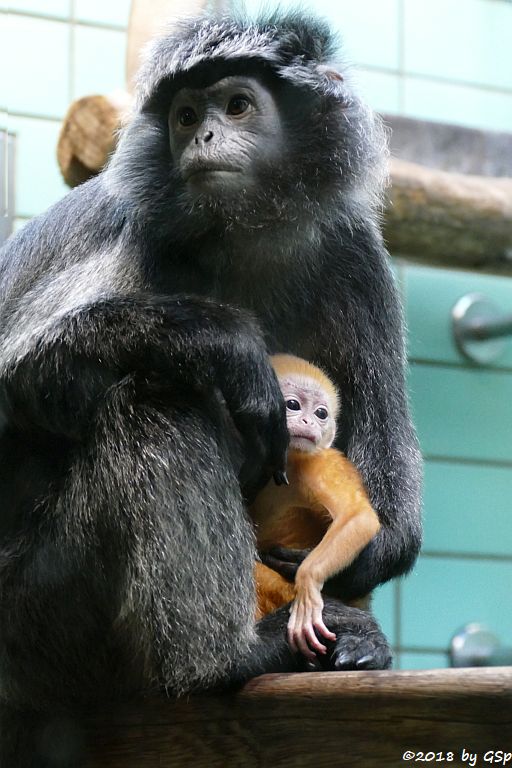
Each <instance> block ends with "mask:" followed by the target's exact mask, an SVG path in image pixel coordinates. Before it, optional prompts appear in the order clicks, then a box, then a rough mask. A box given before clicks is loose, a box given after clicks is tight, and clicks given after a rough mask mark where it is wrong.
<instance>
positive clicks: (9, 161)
mask: <svg viewBox="0 0 512 768" xmlns="http://www.w3.org/2000/svg"><path fill="white" fill-rule="evenodd" d="M14 142H15V136H14V134H12V133H8V132H7V131H6V130H4V129H1V128H0V244H1V243H3V241H4V240H7V238H8V237H9V235H10V234H11V232H12V223H13V219H14Z"/></svg>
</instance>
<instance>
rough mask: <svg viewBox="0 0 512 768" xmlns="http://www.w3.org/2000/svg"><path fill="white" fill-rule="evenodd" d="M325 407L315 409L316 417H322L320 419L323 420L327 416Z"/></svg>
mask: <svg viewBox="0 0 512 768" xmlns="http://www.w3.org/2000/svg"><path fill="white" fill-rule="evenodd" d="M328 415H329V414H328V413H327V408H317V409H316V411H315V416H316V417H317V418H318V419H322V421H325V419H326V418H327V417H328Z"/></svg>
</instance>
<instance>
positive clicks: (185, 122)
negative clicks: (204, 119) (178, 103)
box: [177, 107, 197, 128]
mask: <svg viewBox="0 0 512 768" xmlns="http://www.w3.org/2000/svg"><path fill="white" fill-rule="evenodd" d="M177 118H178V123H179V124H180V125H182V126H183V127H184V128H188V126H189V125H194V124H195V123H197V115H196V113H195V112H194V110H193V109H192V107H182V108H181V109H180V110H179V111H178V114H177Z"/></svg>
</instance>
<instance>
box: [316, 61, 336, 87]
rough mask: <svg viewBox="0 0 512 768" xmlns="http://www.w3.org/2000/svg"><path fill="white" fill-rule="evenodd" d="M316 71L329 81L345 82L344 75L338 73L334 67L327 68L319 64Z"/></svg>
mask: <svg viewBox="0 0 512 768" xmlns="http://www.w3.org/2000/svg"><path fill="white" fill-rule="evenodd" d="M316 71H317V72H318V73H319V74H320V75H323V76H324V77H326V78H327V79H328V80H337V81H339V82H341V83H342V82H343V75H342V74H341V73H340V72H338V71H337V70H336V69H333V68H332V67H329V66H327V65H326V64H319V65H318V67H317V68H316Z"/></svg>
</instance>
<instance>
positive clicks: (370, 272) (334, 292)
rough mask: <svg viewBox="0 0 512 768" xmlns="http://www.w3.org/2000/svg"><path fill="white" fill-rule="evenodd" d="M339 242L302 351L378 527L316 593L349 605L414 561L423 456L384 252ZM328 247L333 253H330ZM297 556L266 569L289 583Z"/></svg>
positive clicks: (361, 238) (374, 244)
mask: <svg viewBox="0 0 512 768" xmlns="http://www.w3.org/2000/svg"><path fill="white" fill-rule="evenodd" d="M344 239H345V242H346V243H347V246H348V247H347V250H346V251H343V252H341V253H340V252H339V249H338V251H337V252H336V254H335V258H333V259H332V260H331V261H330V263H329V272H328V273H327V272H326V274H325V275H323V279H322V289H321V290H322V297H323V300H322V303H321V304H319V305H318V307H317V315H316V316H315V317H314V320H313V321H312V326H313V327H314V329H315V330H314V332H313V333H312V336H311V339H310V341H309V343H308V348H310V349H313V350H317V351H318V352H317V353H316V354H315V356H314V358H313V359H312V360H311V362H313V363H315V364H317V365H318V366H319V367H320V368H323V369H324V370H325V371H326V373H327V374H328V375H329V376H330V378H332V380H333V381H334V382H335V383H336V385H337V386H338V389H339V391H340V394H341V403H342V405H341V419H340V423H339V425H338V437H337V440H336V445H337V447H339V448H340V449H341V450H342V451H343V452H344V453H345V455H346V456H347V458H348V459H350V460H351V461H352V462H353V463H354V464H355V466H356V467H357V469H358V470H359V472H360V473H361V476H362V478H363V481H364V484H365V486H366V488H367V490H368V495H369V498H370V502H371V504H372V506H373V508H374V510H375V511H376V512H377V515H378V516H379V520H380V523H381V529H380V531H379V532H378V533H377V535H376V536H375V537H374V538H373V539H372V540H371V541H370V543H369V544H368V545H367V546H366V547H365V548H364V549H363V550H362V552H361V553H360V554H359V555H358V557H357V558H356V559H355V560H354V561H353V562H352V563H351V564H350V565H349V566H348V567H347V568H345V569H344V570H343V571H341V572H340V573H339V574H338V575H337V576H335V577H334V578H331V579H330V580H329V581H327V582H326V584H325V586H324V593H327V594H331V595H332V596H337V597H341V598H342V599H344V600H354V599H357V598H360V597H364V596H365V595H368V594H369V593H370V592H371V591H372V590H373V589H374V588H375V587H376V586H378V585H379V584H382V583H384V582H385V581H388V580H389V579H391V578H393V577H395V576H400V575H402V574H404V573H407V571H409V570H410V568H411V567H412V565H413V563H414V561H415V560H416V557H417V555H418V552H419V549H420V545H421V510H420V506H421V504H420V498H421V455H420V452H419V449H418V443H417V439H416V435H415V432H414V427H413V425H412V422H411V418H410V414H409V408H408V403H407V396H406V386H405V371H404V367H405V355H404V349H403V346H404V345H403V329H402V317H401V311H400V307H399V302H398V297H397V292H396V288H395V285H394V281H393V278H392V275H391V272H390V270H389V267H388V265H387V262H386V258H387V255H386V252H385V249H384V247H383V245H382V242H381V240H380V238H379V237H378V235H377V234H376V233H372V232H371V231H370V230H368V229H365V228H363V227H362V226H361V227H360V228H359V229H355V230H354V232H353V233H351V234H350V233H345V236H344ZM336 247H337V245H336V243H333V244H331V248H332V250H333V253H334V252H335V251H336ZM348 248H350V249H351V250H349V249H348ZM347 274H350V280H348V279H347ZM299 351H300V350H299ZM305 555H307V552H304V550H286V549H284V548H282V547H281V548H274V550H273V551H272V552H271V553H270V555H269V554H266V555H265V557H264V562H265V563H266V564H267V565H269V566H270V567H271V568H275V569H276V570H277V571H278V572H279V573H281V574H282V575H283V576H285V578H288V579H290V580H293V579H294V576H295V573H296V571H297V566H298V564H300V563H301V562H302V560H303V559H304V557H305Z"/></svg>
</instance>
